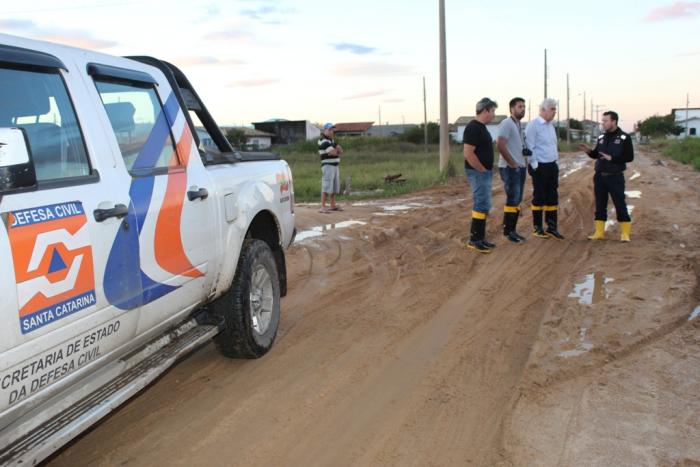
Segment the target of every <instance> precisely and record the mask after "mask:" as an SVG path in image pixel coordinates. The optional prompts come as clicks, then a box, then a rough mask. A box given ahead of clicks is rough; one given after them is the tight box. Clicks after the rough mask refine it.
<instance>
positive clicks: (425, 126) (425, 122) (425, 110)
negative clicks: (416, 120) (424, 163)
mask: <svg viewBox="0 0 700 467" xmlns="http://www.w3.org/2000/svg"><path fill="white" fill-rule="evenodd" d="M423 137H424V139H425V153H426V154H428V104H427V100H426V97H425V76H423Z"/></svg>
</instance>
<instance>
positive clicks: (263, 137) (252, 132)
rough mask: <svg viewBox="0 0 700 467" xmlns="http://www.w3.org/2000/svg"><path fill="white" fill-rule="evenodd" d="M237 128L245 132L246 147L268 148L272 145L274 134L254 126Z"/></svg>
mask: <svg viewBox="0 0 700 467" xmlns="http://www.w3.org/2000/svg"><path fill="white" fill-rule="evenodd" d="M239 129H240V130H243V134H245V143H246V149H255V150H257V149H269V148H270V146H272V138H274V137H275V135H274V134H272V133H268V132H266V131H260V130H256V129H255V128H248V127H240V128H239Z"/></svg>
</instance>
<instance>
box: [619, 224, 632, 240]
mask: <svg viewBox="0 0 700 467" xmlns="http://www.w3.org/2000/svg"><path fill="white" fill-rule="evenodd" d="M631 230H632V223H631V222H620V241H623V242H629V241H631V240H630V231H631Z"/></svg>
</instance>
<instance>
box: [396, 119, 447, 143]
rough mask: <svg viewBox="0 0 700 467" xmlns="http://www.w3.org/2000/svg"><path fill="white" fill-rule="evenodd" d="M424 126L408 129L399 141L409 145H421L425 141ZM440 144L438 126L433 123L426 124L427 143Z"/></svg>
mask: <svg viewBox="0 0 700 467" xmlns="http://www.w3.org/2000/svg"><path fill="white" fill-rule="evenodd" d="M424 128H425V125H424V124H421V125H419V126H417V127H413V128H409V129H408V130H406V131H405V132H404V133H403V134H402V135H400V139H401V140H402V141H406V142H409V143H415V144H421V143H423V142H424V141H425V133H424V132H425V130H424ZM439 142H440V125H438V124H437V123H435V122H428V143H430V144H438V143H439Z"/></svg>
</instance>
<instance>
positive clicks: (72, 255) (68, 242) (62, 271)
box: [7, 201, 96, 334]
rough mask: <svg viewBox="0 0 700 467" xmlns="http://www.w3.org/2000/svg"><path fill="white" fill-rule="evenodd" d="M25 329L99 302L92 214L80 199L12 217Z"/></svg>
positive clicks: (10, 227)
mask: <svg viewBox="0 0 700 467" xmlns="http://www.w3.org/2000/svg"><path fill="white" fill-rule="evenodd" d="M7 222H8V235H9V238H10V246H11V249H12V260H13V264H14V270H15V277H16V281H17V298H18V301H19V324H20V330H21V331H22V334H27V333H29V332H32V331H34V330H36V329H38V328H40V327H42V326H46V325H47V324H50V323H53V322H55V321H57V320H60V319H62V318H65V317H67V316H70V315H73V314H75V313H77V312H79V311H82V310H84V309H86V308H89V307H91V306H94V305H95V303H96V298H95V274H94V266H93V258H92V247H91V244H90V234H89V231H88V222H87V216H86V215H85V211H84V209H83V205H82V203H80V202H79V201H71V202H67V203H60V204H53V205H50V206H40V207H36V208H30V209H23V210H20V211H13V212H10V213H9V216H8V220H7Z"/></svg>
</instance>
